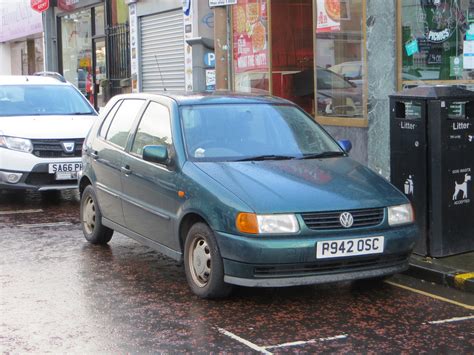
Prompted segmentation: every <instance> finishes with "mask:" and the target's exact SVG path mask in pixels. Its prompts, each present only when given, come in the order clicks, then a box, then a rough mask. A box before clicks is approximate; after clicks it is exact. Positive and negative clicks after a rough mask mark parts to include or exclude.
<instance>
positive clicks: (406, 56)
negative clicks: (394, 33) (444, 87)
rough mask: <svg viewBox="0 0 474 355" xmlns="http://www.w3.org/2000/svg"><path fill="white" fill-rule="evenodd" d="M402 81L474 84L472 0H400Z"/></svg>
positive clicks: (473, 11) (400, 76) (473, 18)
mask: <svg viewBox="0 0 474 355" xmlns="http://www.w3.org/2000/svg"><path fill="white" fill-rule="evenodd" d="M399 6H400V8H399V14H400V16H401V19H400V27H399V38H400V41H399V42H400V43H399V45H400V48H399V55H400V68H399V81H400V83H401V84H402V85H404V86H413V85H417V84H418V83H422V82H426V83H430V84H474V3H473V1H472V0H423V1H413V0H400V1H399Z"/></svg>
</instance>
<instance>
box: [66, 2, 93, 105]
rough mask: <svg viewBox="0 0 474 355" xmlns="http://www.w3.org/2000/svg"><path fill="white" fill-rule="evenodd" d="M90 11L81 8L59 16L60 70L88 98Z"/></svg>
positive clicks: (90, 90) (90, 41) (90, 77)
mask: <svg viewBox="0 0 474 355" xmlns="http://www.w3.org/2000/svg"><path fill="white" fill-rule="evenodd" d="M91 28H92V26H91V11H90V10H83V11H79V12H76V13H73V14H69V15H65V16H63V17H62V18H61V48H62V56H61V58H62V71H63V75H64V77H65V78H66V80H67V81H69V82H71V83H73V84H74V85H75V86H76V87H77V88H78V89H79V90H80V91H81V92H82V93H83V94H84V95H85V96H86V97H87V98H88V99H89V100H92V90H93V88H92V39H91Z"/></svg>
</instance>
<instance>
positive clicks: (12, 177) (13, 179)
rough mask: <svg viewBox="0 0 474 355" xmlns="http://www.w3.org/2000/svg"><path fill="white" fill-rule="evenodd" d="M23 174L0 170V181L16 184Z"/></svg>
mask: <svg viewBox="0 0 474 355" xmlns="http://www.w3.org/2000/svg"><path fill="white" fill-rule="evenodd" d="M22 176H23V174H21V173H11V172H0V181H2V180H3V181H5V182H8V183H10V184H16V183H18V182H19V181H20V179H21V177H22Z"/></svg>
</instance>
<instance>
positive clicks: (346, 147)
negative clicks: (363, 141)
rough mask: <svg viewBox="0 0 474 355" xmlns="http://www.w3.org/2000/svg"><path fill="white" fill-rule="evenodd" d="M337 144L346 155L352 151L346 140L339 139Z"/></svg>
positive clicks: (350, 144)
mask: <svg viewBox="0 0 474 355" xmlns="http://www.w3.org/2000/svg"><path fill="white" fill-rule="evenodd" d="M337 143H338V144H339V146H340V147H341V148H342V149H343V150H344V151H345V152H346V153H349V152H350V151H351V149H352V143H351V141H350V140H348V139H341V140H340V141H337Z"/></svg>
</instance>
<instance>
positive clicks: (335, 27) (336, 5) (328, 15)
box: [316, 0, 345, 33]
mask: <svg viewBox="0 0 474 355" xmlns="http://www.w3.org/2000/svg"><path fill="white" fill-rule="evenodd" d="M344 4H345V3H344ZM340 29H341V0H318V7H317V24H316V33H323V32H336V31H339V30H340Z"/></svg>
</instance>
